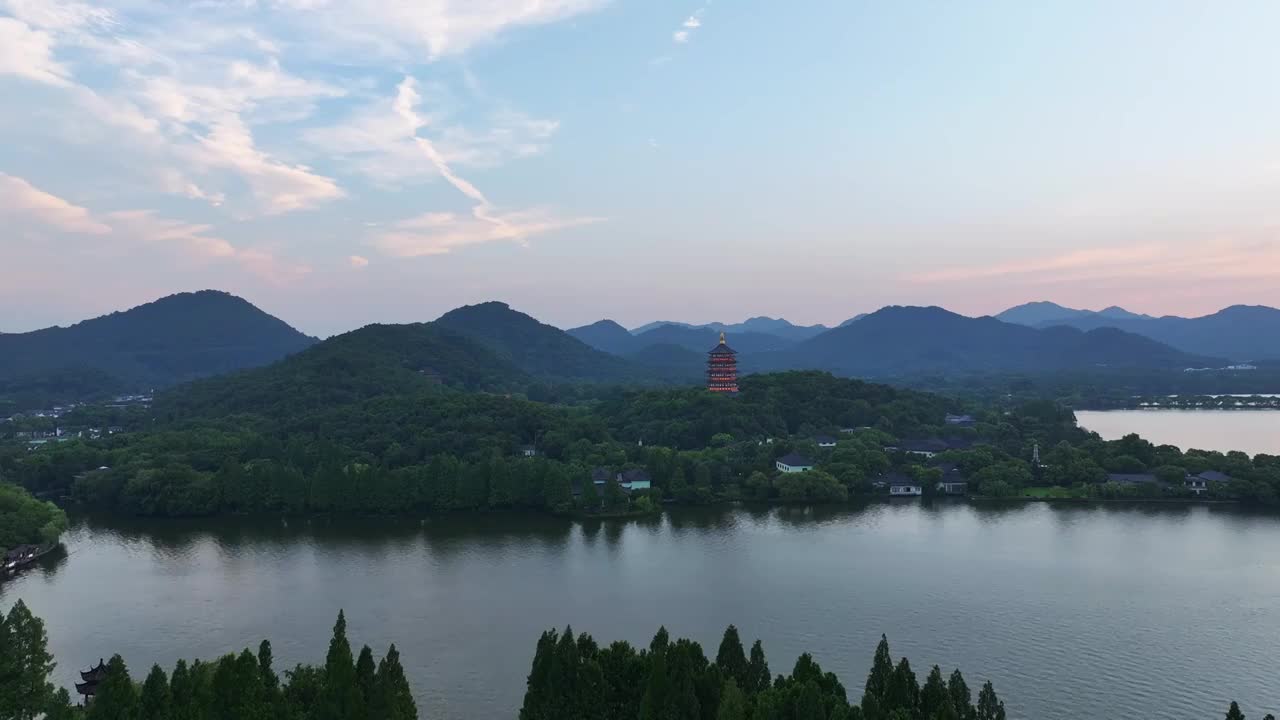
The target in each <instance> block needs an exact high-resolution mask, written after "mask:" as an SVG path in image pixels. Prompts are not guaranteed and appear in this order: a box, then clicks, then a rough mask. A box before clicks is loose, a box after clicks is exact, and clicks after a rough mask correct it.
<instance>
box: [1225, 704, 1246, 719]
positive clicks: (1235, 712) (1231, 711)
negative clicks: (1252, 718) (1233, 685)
mask: <svg viewBox="0 0 1280 720" xmlns="http://www.w3.org/2000/svg"><path fill="white" fill-rule="evenodd" d="M1227 720H1244V713H1242V712H1240V706H1239V705H1237V704H1236V701H1235V700H1232V701H1231V707H1230V708H1228V709H1227Z"/></svg>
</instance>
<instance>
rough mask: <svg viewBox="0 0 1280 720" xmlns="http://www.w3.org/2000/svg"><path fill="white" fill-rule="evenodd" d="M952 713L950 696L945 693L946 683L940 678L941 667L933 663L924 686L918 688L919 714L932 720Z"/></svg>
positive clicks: (927, 719) (926, 719)
mask: <svg viewBox="0 0 1280 720" xmlns="http://www.w3.org/2000/svg"><path fill="white" fill-rule="evenodd" d="M954 714H955V713H954V710H952V708H951V696H950V695H948V694H947V683H946V681H944V680H943V679H942V668H940V667H938V666H937V665H934V666H933V669H932V670H930V671H929V677H928V679H926V680H925V682H924V687H923V688H921V689H920V715H921V716H922V717H924V718H925V720H934V718H935V717H950V716H952V715H954Z"/></svg>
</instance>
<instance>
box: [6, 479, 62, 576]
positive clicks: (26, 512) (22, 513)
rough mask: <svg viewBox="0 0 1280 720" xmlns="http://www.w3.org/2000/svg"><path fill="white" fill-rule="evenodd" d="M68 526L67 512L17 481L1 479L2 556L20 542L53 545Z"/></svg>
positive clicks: (23, 543)
mask: <svg viewBox="0 0 1280 720" xmlns="http://www.w3.org/2000/svg"><path fill="white" fill-rule="evenodd" d="M66 529H67V515H66V513H64V512H63V511H62V510H61V509H60V508H59V507H58V506H57V505H54V504H53V503H51V502H43V501H40V500H37V499H36V498H34V497H32V496H31V493H29V492H27V491H26V490H25V489H23V488H20V487H18V486H16V485H12V484H10V483H7V482H3V481H0V560H2V559H3V558H4V554H5V551H7V550H9V549H12V548H16V547H18V546H20V545H51V544H53V543H56V542H57V541H58V538H59V537H60V536H61V535H62V533H63V531H65V530H66Z"/></svg>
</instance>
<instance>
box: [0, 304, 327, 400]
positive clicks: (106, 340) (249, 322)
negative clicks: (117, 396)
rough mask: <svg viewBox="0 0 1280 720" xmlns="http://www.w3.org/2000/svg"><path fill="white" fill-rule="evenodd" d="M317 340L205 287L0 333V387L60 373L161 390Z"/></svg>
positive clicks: (274, 357) (275, 356) (263, 360)
mask: <svg viewBox="0 0 1280 720" xmlns="http://www.w3.org/2000/svg"><path fill="white" fill-rule="evenodd" d="M315 342H316V340H315V339H314V338H311V337H308V336H306V335H303V334H302V333H300V332H298V331H297V330H295V329H293V328H292V327H290V326H289V325H287V324H286V323H285V322H283V321H282V320H280V319H278V318H276V317H273V316H271V315H268V314H267V313H265V312H263V311H261V310H259V309H258V308H256V307H254V306H253V305H252V304H250V303H249V302H247V301H245V300H243V299H241V298H238V297H236V296H234V295H229V294H227V293H224V292H218V291H214V290H203V291H200V292H195V293H181V294H178V295H170V296H169V297H165V298H161V299H159V300H156V301H155V302H151V303H147V304H146V305H140V306H138V307H135V308H133V309H131V310H125V311H123V312H115V313H111V314H110V315H104V316H102V317H98V318H94V319H92V320H85V321H84V322H80V323H76V324H75V325H72V326H70V327H65V328H64V327H51V328H45V329H44V330H36V331H34V332H28V333H19V334H0V383H4V382H6V381H8V382H9V383H11V384H13V385H15V386H16V385H26V384H31V383H36V384H38V383H40V382H41V381H42V380H41V379H42V378H49V377H56V376H57V375H58V374H59V373H61V374H62V375H64V376H67V377H70V378H75V377H78V376H81V375H85V376H102V377H103V378H104V379H106V378H109V379H111V380H112V381H114V382H116V383H117V384H118V385H119V386H121V387H131V388H135V389H142V388H147V387H163V386H167V385H172V384H175V383H178V382H183V381H186V380H191V379H194V378H199V377H204V376H208V375H215V374H218V373H225V372H230V371H232V370H239V369H241V368H246V367H255V366H259V365H266V364H268V363H271V362H275V361H276V360H279V359H280V358H282V357H284V356H286V355H289V354H290V353H295V352H297V351H299V350H302V349H304V348H306V347H309V346H310V345H312V344H314V343H315ZM68 371H73V372H71V373H68ZM51 389H54V390H56V388H51Z"/></svg>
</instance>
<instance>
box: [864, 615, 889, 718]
mask: <svg viewBox="0 0 1280 720" xmlns="http://www.w3.org/2000/svg"><path fill="white" fill-rule="evenodd" d="M892 682H893V657H892V656H891V655H890V654H889V638H888V637H886V636H885V635H881V636H880V644H879V645H876V654H875V657H874V658H873V659H872V661H871V671H870V672H868V673H867V685H866V689H865V690H864V691H863V693H862V714H863V715H865V716H866V717H867V720H884V718H885V717H886V716H887V715H888V713H889V712H890V711H891V710H893V708H892V707H890V706H888V705H886V704H885V700H886V697H885V696H886V695H887V694H888V692H889V685H890V683H892Z"/></svg>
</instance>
